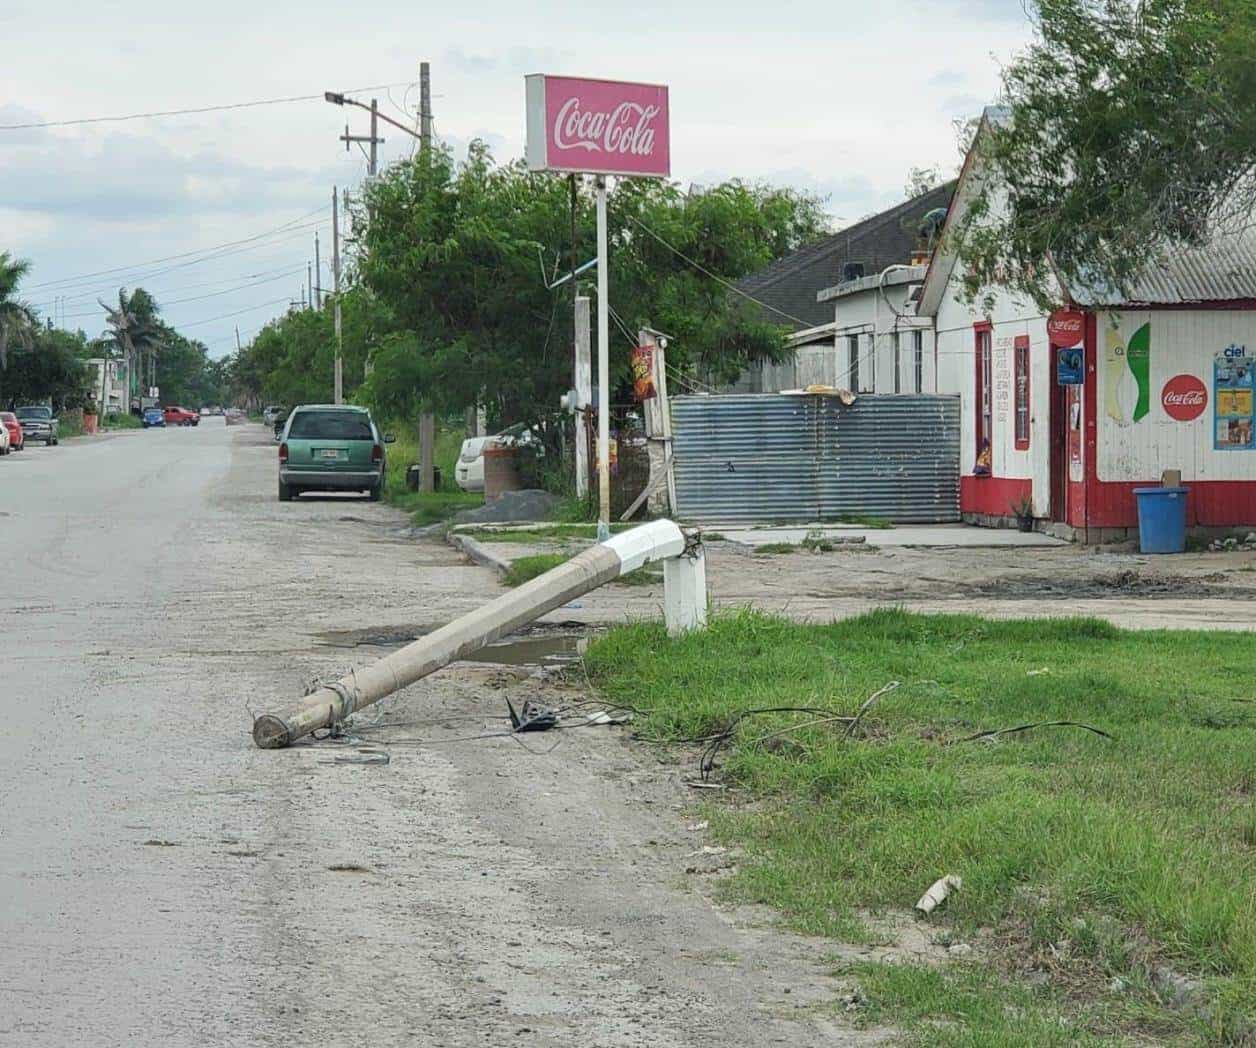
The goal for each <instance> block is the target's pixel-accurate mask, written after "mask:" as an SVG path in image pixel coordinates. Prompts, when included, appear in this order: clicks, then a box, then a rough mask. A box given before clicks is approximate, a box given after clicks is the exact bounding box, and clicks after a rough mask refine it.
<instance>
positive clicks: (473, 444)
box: [454, 437, 497, 491]
mask: <svg viewBox="0 0 1256 1048" xmlns="http://www.w3.org/2000/svg"><path fill="white" fill-rule="evenodd" d="M496 439H497V438H496V437H468V438H467V439H466V440H464V441H463V442H462V450H461V451H459V452H458V461H457V463H456V464H455V465H454V480H456V481H457V482H458V487H460V488H462V490H463V491H483V490H484V449H485V448H486V447H488V446H489V445H490V444H491V443H493V441H494V440H496Z"/></svg>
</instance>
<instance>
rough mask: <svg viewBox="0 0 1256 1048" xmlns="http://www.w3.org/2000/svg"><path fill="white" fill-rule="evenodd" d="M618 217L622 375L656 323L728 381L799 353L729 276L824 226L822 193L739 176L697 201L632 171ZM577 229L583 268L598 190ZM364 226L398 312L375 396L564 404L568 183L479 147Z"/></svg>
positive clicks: (510, 410)
mask: <svg viewBox="0 0 1256 1048" xmlns="http://www.w3.org/2000/svg"><path fill="white" fill-rule="evenodd" d="M609 221H610V227H611V237H610V241H611V242H610V288H611V302H610V305H611V307H612V308H613V309H614V311H615V314H616V317H617V320H618V322H619V324H622V326H623V328H624V329H626V333H625V331H623V330H618V325H617V333H616V334H615V337H614V342H613V346H614V352H613V355H612V360H613V368H614V371H615V376H616V381H623V380H625V379H626V378H627V371H628V354H627V352H626V350H627V347H628V342H629V340H635V337H636V329H637V327H638V326H643V325H647V324H648V325H649V326H652V327H655V328H658V329H660V330H664V331H667V332H668V334H669V335H672V336H673V341H672V343H671V346H670V347H669V354H670V358H671V359H672V360H673V361H674V362H675V363H676V364H677V365H678V366H684V365H686V364H694V365H701V366H702V367H703V369H704V370H706V371H708V372H711V373H714V374H716V375H717V376H723V375H733V374H736V373H737V372H739V371H740V370H741V368H742V367H743V366H744V365H745V364H746V363H748V362H750V361H752V360H756V359H762V358H764V357H768V358H771V357H775V356H779V355H780V354H781V353H782V352H783V351H784V334H783V332H782V330H781V329H780V328H778V327H777V326H776V325H774V324H771V323H768V322H765V321H764V320H763V319H762V317H761V316H760V314H759V313H758V312H757V311H756V310H754V309H753V308H751V307H750V306H749V305H748V304H746V303H743V302H741V301H740V300H738V299H734V298H731V297H730V294H729V291H728V283H729V282H730V281H733V280H736V279H737V278H739V277H741V276H744V275H745V274H747V273H750V272H753V271H754V270H756V269H758V268H760V267H762V266H763V265H765V264H766V263H768V262H770V261H771V260H773V259H775V258H779V257H780V256H782V255H784V254H786V253H788V252H789V251H792V250H793V249H794V248H796V247H797V246H799V244H800V243H803V242H805V241H806V240H809V239H812V238H814V237H815V236H817V235H818V234H819V233H821V232H822V231H823V229H824V217H823V213H822V211H821V209H820V206H819V203H818V201H816V200H815V199H814V198H811V197H808V196H803V195H800V194H796V193H793V192H791V191H787V190H777V189H770V188H767V187H758V186H749V185H745V184H742V183H736V182H733V183H727V184H725V185H721V186H717V187H715V188H713V189H710V190H700V191H694V192H692V193H690V194H689V195H685V194H683V193H682V192H681V191H680V190H679V189H678V188H677V187H676V186H674V185H670V184H667V183H661V182H656V181H653V180H633V179H625V180H621V181H620V182H619V183H618V184H617V186H616V187H615V189H614V191H613V192H612V194H611V199H610V203H609ZM575 225H576V232H577V239H578V242H579V247H578V249H577V250H578V252H579V256H580V261H581V262H583V261H585V259H586V258H587V257H588V256H589V255H591V254H592V253H593V250H594V244H595V239H594V216H593V202H592V198H591V194H590V192H589V189H588V187H585V188H584V189H582V191H581V192H580V194H579V196H578V199H577V209H576V215H575ZM354 227H355V229H359V230H362V233H361V236H360V239H359V245H358V246H359V250H358V255H357V258H356V272H357V274H358V275H359V277H360V280H361V282H362V283H363V285H365V287H366V288H367V289H369V290H370V291H371V292H372V293H373V294H374V296H375V297H376V298H377V299H378V301H379V302H380V303H381V305H382V307H383V310H384V314H383V317H382V322H381V323H380V325H379V327H378V331H377V335H378V343H377V346H376V349H375V353H374V358H373V360H374V372H373V374H372V375H371V377H370V378H369V379H367V381H366V383H365V385H364V386H363V389H362V392H361V395H362V396H363V398H365V399H366V400H367V401H369V402H370V403H372V404H373V405H374V406H375V407H376V408H377V410H379V411H380V412H381V413H385V414H399V415H410V414H413V413H414V412H416V411H418V410H423V409H427V410H437V411H452V410H457V409H461V408H464V407H467V406H469V405H472V404H476V403H483V404H485V405H487V406H488V408H489V414H490V417H491V419H492V421H493V422H494V423H496V424H505V423H510V422H514V421H517V420H522V419H532V418H536V417H537V416H538V415H539V414H542V413H546V412H550V411H552V410H553V409H554V407H555V405H556V403H557V399H558V395H559V393H560V392H561V391H562V390H564V389H566V388H567V387H568V386H569V385H570V383H571V354H570V344H571V319H570V318H571V312H570V303H571V293H572V290H571V288H570V286H567V287H563V288H561V289H558V290H549V289H548V288H547V286H546V283H547V281H546V279H545V277H546V276H553V275H554V274H555V273H562V272H563V271H565V270H566V269H568V268H569V267H570V265H571V261H570V260H571V251H572V214H571V210H570V197H569V187H568V183H567V181H566V180H564V179H561V178H558V177H554V176H551V175H545V174H534V173H531V172H529V171H527V170H526V168H525V167H524V165H523V164H522V162H515V163H512V164H506V165H498V164H495V163H494V162H493V160H492V157H491V156H490V154H489V152H488V150H487V147H485V146H484V145H483V143H479V142H476V143H473V144H472V146H471V148H470V150H469V151H468V156H467V160H466V161H465V163H463V164H461V165H457V164H455V163H454V161H453V158H452V156H451V154H450V153H449V152H448V151H447V150H436V151H433V152H432V153H431V154H430V155H420V156H419V157H418V158H416V159H415V160H413V161H410V162H403V163H400V164H397V165H394V166H393V167H392V168H391V169H389V171H387V172H386V173H385V174H384V175H383V176H382V177H381V178H379V179H377V180H376V181H375V182H373V183H372V184H371V185H370V186H369V187H368V188H367V191H366V193H365V196H364V199H363V201H362V202H361V203H360V205H359V207H358V210H357V213H356V214H355V221H354ZM544 268H550V270H551V272H550V273H548V274H546V273H543V271H542V270H543V269H544ZM585 287H586V288H587V287H588V280H587V278H586V284H585Z"/></svg>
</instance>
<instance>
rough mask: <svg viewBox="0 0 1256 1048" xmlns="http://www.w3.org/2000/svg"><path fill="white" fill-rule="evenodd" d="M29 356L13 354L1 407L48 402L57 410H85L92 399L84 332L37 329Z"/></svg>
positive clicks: (6, 375)
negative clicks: (78, 408)
mask: <svg viewBox="0 0 1256 1048" xmlns="http://www.w3.org/2000/svg"><path fill="white" fill-rule="evenodd" d="M30 339H31V342H30V347H31V351H30V352H29V353H15V354H13V356H12V357H11V358H10V360H9V367H8V369H7V370H6V371H5V372H4V403H5V404H6V406H7V405H9V404H14V405H17V404H22V403H30V402H42V401H51V402H52V405H53V406H54V407H55V408H57V409H58V410H60V409H62V408H67V407H69V408H77V407H82V406H84V405H85V404H86V403H87V402H88V401H89V400H90V399H91V398H92V393H93V391H92V390H91V389H90V385H91V381H92V378H91V376H92V372H91V369H90V368H88V367H87V365H86V364H85V363H84V361H85V360H86V359H87V357H88V356H89V352H88V349H87V345H88V343H87V338H86V336H85V335H84V334H83V332H81V331H78V332H70V331H61V330H57V329H48V328H44V327H40V326H36V327H34V328H32V329H31V332H30Z"/></svg>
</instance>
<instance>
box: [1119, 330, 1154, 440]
mask: <svg viewBox="0 0 1256 1048" xmlns="http://www.w3.org/2000/svg"><path fill="white" fill-rule="evenodd" d="M1125 362H1126V364H1127V365H1128V366H1129V369H1130V372H1131V373H1132V374H1133V376H1134V381H1135V382H1136V383H1138V401H1137V403H1135V405H1134V414H1133V420H1134V421H1135V422H1138V421H1139V420H1140V419H1143V418H1146V416H1147V413H1148V412H1149V411H1150V410H1151V324H1144V325H1143V326H1142V327H1140V328H1139V329H1138V330H1137V331H1135V332H1134V334H1132V335H1130V341H1129V345H1128V346H1126V348H1125Z"/></svg>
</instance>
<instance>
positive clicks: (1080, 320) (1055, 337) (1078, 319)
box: [1047, 309, 1086, 347]
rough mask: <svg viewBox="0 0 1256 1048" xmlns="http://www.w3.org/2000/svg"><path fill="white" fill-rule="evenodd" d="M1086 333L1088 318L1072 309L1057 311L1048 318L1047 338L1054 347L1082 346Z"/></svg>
mask: <svg viewBox="0 0 1256 1048" xmlns="http://www.w3.org/2000/svg"><path fill="white" fill-rule="evenodd" d="M1085 333H1086V318H1085V316H1083V315H1082V314H1081V313H1078V312H1077V311H1076V310H1072V309H1057V310H1056V311H1055V312H1054V313H1052V314H1051V316H1049V317H1048V318H1047V337H1048V338H1049V339H1050V340H1051V344H1052V345H1053V346H1064V347H1072V346H1080V345H1081V344H1082V339H1083V338H1084V336H1085Z"/></svg>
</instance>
